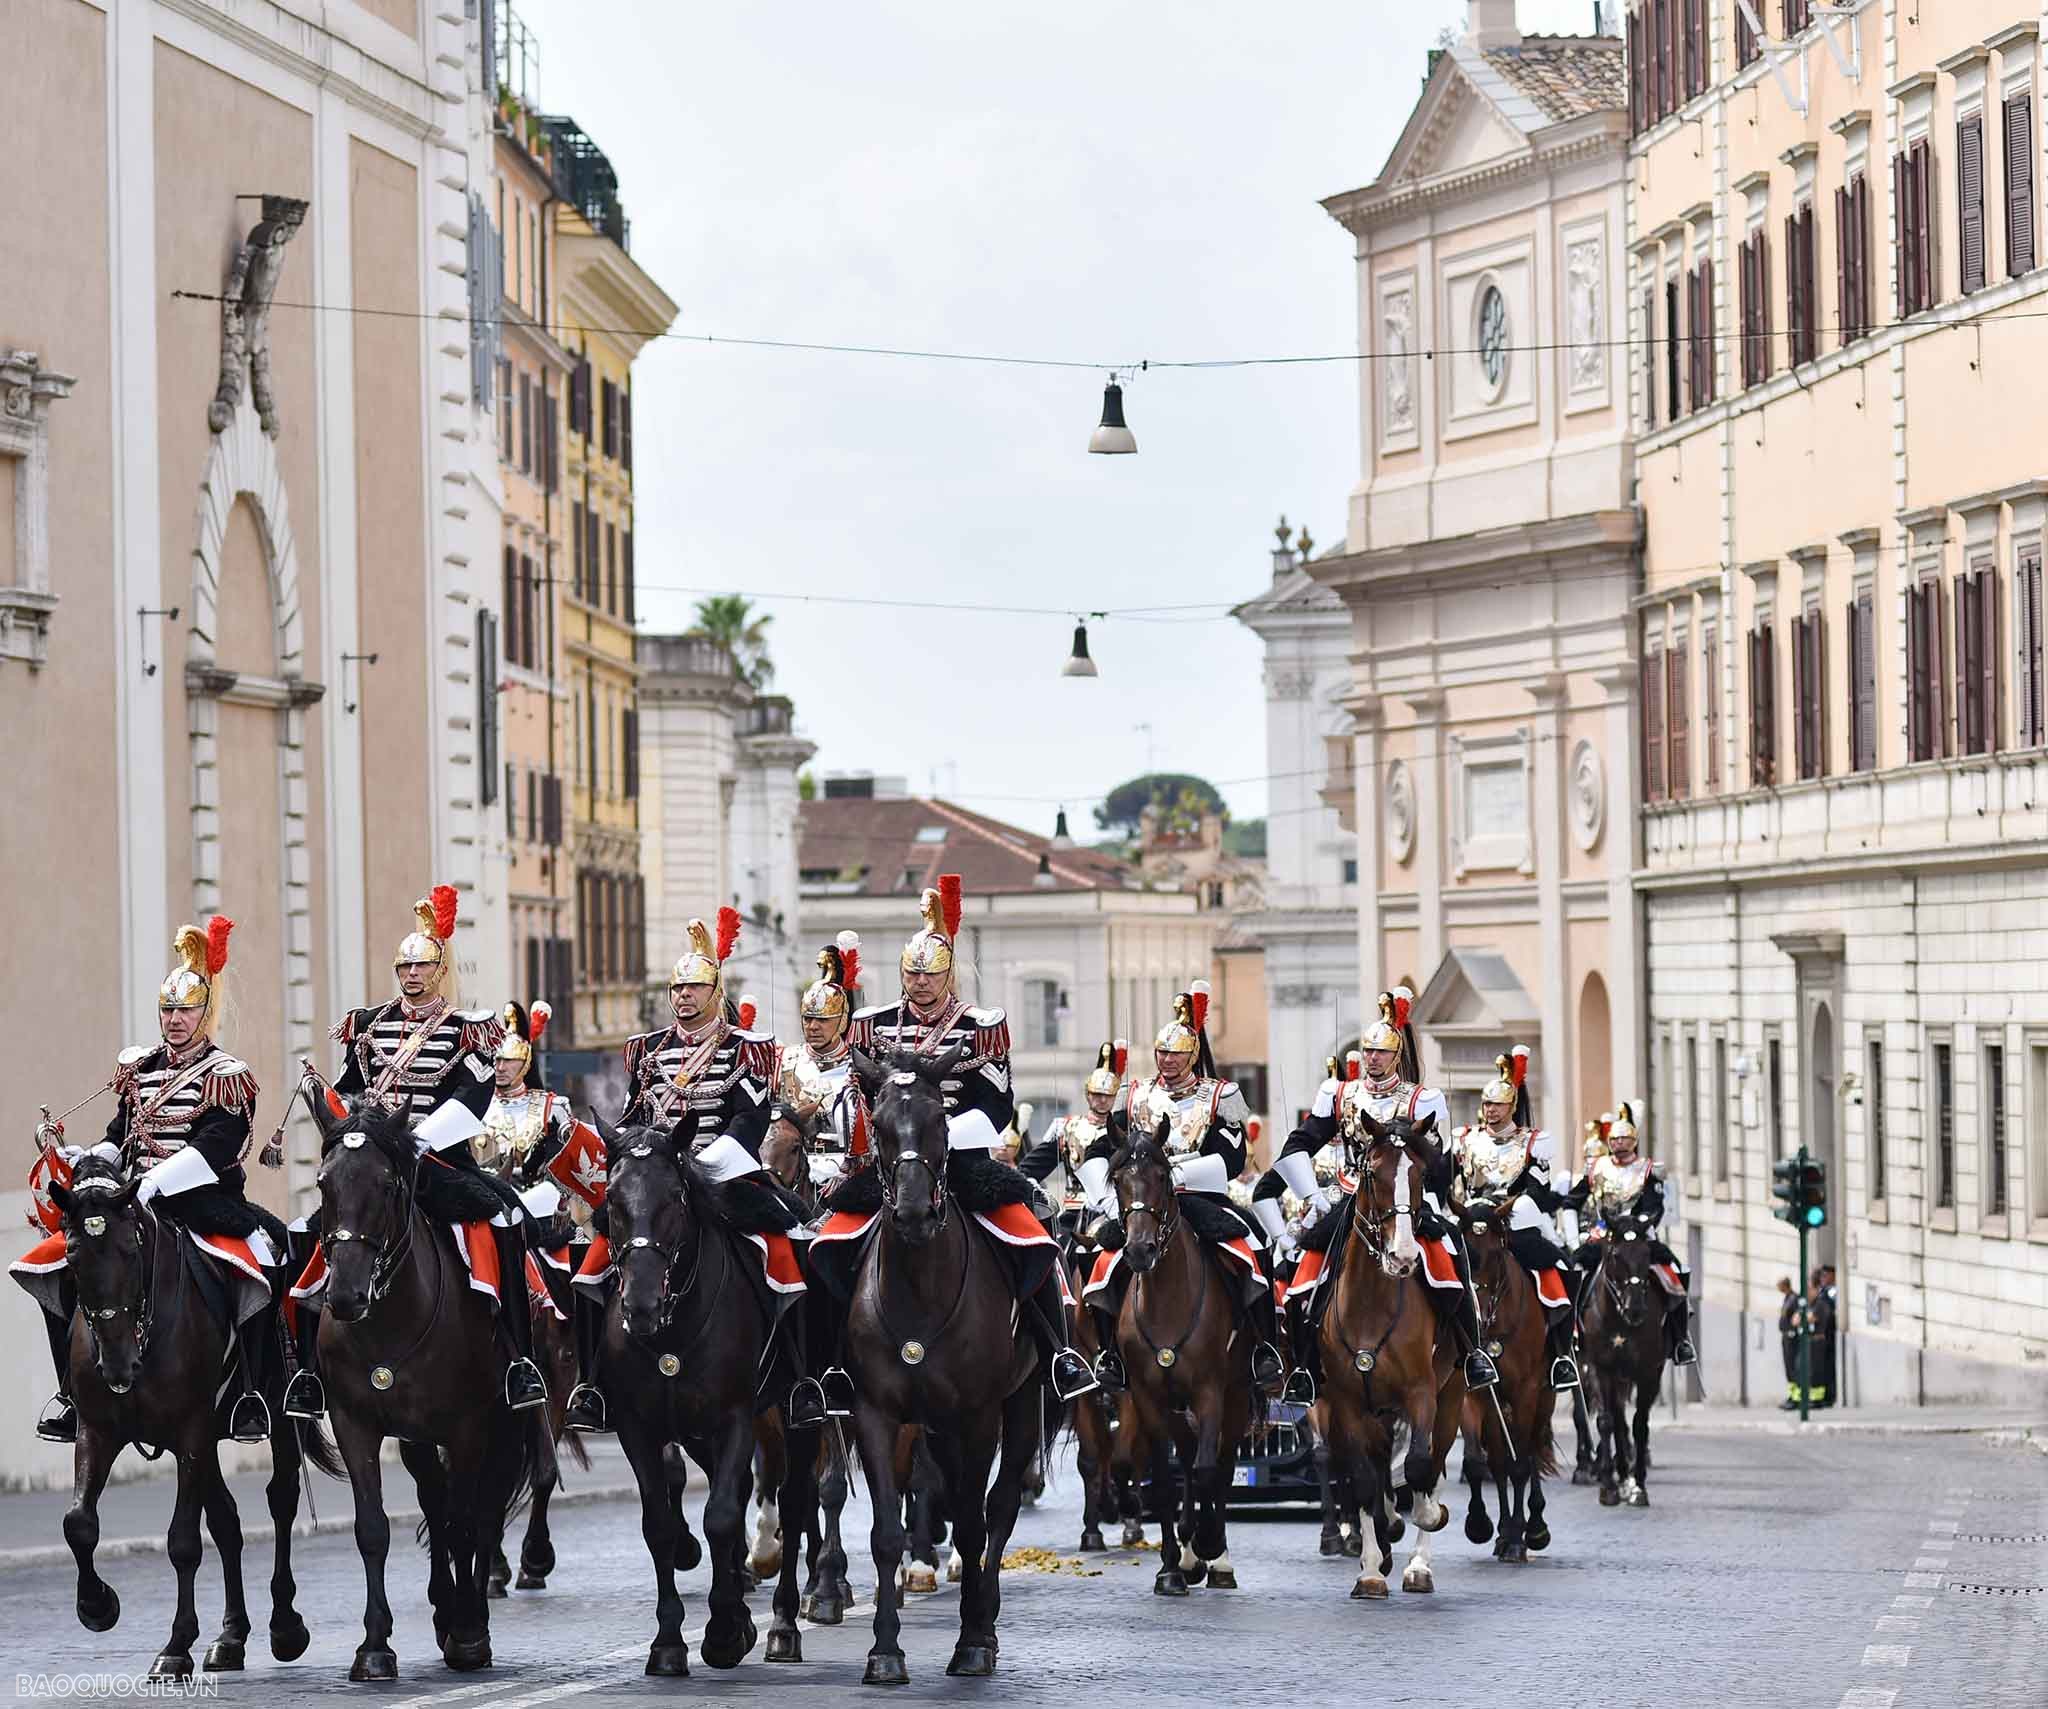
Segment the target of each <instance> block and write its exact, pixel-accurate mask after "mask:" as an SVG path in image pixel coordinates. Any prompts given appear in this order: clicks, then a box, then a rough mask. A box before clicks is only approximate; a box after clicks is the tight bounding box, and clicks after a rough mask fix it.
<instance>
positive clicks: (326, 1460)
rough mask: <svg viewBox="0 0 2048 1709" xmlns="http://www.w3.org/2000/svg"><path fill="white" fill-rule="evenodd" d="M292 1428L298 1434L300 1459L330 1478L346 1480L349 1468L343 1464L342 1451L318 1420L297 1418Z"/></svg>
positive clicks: (293, 1421)
mask: <svg viewBox="0 0 2048 1709" xmlns="http://www.w3.org/2000/svg"><path fill="white" fill-rule="evenodd" d="M291 1422H292V1428H293V1429H294V1430H295V1431H296V1432H297V1433H298V1438H299V1458H300V1459H301V1460H303V1461H305V1462H306V1464H308V1465H310V1466H317V1467H319V1469H320V1470H321V1471H323V1472H325V1473H326V1474H327V1475H328V1476H329V1477H330V1478H345V1477H347V1476H348V1468H347V1467H346V1466H344V1465H343V1464H342V1463H341V1451H340V1450H339V1449H337V1448H336V1447H335V1445H334V1438H333V1437H331V1436H329V1435H328V1434H327V1432H326V1430H325V1429H323V1428H322V1426H321V1424H320V1421H319V1420H318V1419H306V1418H295V1419H293V1420H292V1421H291Z"/></svg>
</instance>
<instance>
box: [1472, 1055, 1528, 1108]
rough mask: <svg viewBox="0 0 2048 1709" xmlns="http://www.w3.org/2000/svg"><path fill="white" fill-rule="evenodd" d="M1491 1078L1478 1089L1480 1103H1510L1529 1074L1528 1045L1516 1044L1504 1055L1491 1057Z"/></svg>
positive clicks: (1514, 1099) (1513, 1100) (1519, 1091)
mask: <svg viewBox="0 0 2048 1709" xmlns="http://www.w3.org/2000/svg"><path fill="white" fill-rule="evenodd" d="M1493 1071H1494V1072H1493V1078H1492V1079H1491V1080H1489V1081H1487V1083H1486V1084H1485V1086H1483V1087H1482V1088H1481V1089H1480V1093H1479V1101H1480V1102H1481V1103H1482V1104H1512V1103H1514V1102H1516V1100H1517V1098H1518V1096H1519V1095H1520V1093H1521V1090H1522V1082H1523V1081H1524V1080H1525V1079H1526V1078H1527V1077H1528V1074H1529V1047H1528V1046H1527V1045H1526V1044H1518V1045H1516V1046H1515V1048H1514V1049H1513V1050H1512V1051H1511V1052H1509V1053H1508V1054H1507V1055H1504V1056H1496V1057H1495V1058H1494V1059H1493Z"/></svg>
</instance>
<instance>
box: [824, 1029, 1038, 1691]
mask: <svg viewBox="0 0 2048 1709" xmlns="http://www.w3.org/2000/svg"><path fill="white" fill-rule="evenodd" d="M959 1058H960V1053H959V1052H958V1051H953V1052H949V1053H948V1054H947V1055H945V1056H942V1057H928V1056H921V1055H918V1054H916V1053H914V1052H898V1053H897V1054H896V1055H895V1056H894V1058H893V1059H892V1060H891V1061H890V1062H889V1063H888V1064H887V1066H886V1067H885V1066H884V1065H882V1064H880V1063H878V1062H876V1061H874V1060H873V1059H871V1058H869V1057H867V1056H866V1055H864V1054H863V1053H862V1052H860V1051H858V1050H856V1051H855V1052H854V1063H855V1073H856V1074H857V1075H858V1076H859V1079H860V1084H861V1090H862V1091H863V1092H864V1093H865V1094H866V1096H867V1099H868V1103H869V1106H870V1108H871V1109H872V1111H873V1116H872V1119H871V1121H870V1124H869V1126H870V1132H871V1133H872V1134H873V1136H874V1142H875V1167H876V1169H877V1171H878V1173H879V1179H880V1184H881V1193H882V1206H883V1208H882V1214H881V1215H880V1217H879V1218H878V1219H877V1222H876V1224H875V1226H874V1227H873V1229H872V1230H871V1232H870V1233H869V1235H868V1238H867V1246H866V1249H865V1251H863V1252H862V1254H861V1257H860V1264H859V1269H858V1272H857V1279H856V1281H855V1283H854V1287H853V1305H852V1311H851V1314H850V1317H849V1320H848V1326H847V1345H848V1355H849V1360H848V1363H849V1368H850V1370H851V1373H852V1376H853V1379H854V1388H855V1391H856V1393H857V1395H858V1403H857V1407H856V1410H855V1414H854V1423H855V1433H856V1436H857V1439H858V1442H859V1447H860V1457H861V1464H862V1467H863V1469H864V1470H865V1472H866V1474H867V1481H868V1494H869V1497H870V1499H871V1501H872V1504H873V1510H874V1528H873V1531H872V1533H871V1547H872V1549H873V1552H874V1561H875V1641H874V1646H873V1648H872V1649H870V1650H869V1652H868V1662H867V1669H866V1672H865V1674H864V1675H863V1679H864V1682H865V1683H866V1684H869V1685H903V1684H906V1683H908V1681H909V1678H910V1670H909V1668H908V1667H907V1666H906V1665H905V1663H904V1659H903V1650H902V1647H901V1645H900V1644H899V1643H898V1641H897V1640H898V1636H899V1633H900V1631H901V1626H902V1622H901V1618H900V1616H899V1614H898V1607H899V1603H900V1593H899V1592H898V1590H897V1585H896V1569H897V1566H898V1564H899V1563H900V1562H901V1560H902V1558H903V1546H904V1540H905V1539H904V1528H903V1519H902V1504H901V1493H902V1492H901V1479H902V1477H903V1476H904V1474H905V1473H906V1472H907V1467H906V1466H904V1465H902V1464H901V1463H900V1459H899V1453H898V1445H899V1443H900V1442H901V1441H902V1440H903V1433H904V1426H905V1425H919V1426H922V1427H923V1431H924V1440H925V1441H926V1442H927V1443H928V1444H929V1445H930V1448H931V1452H932V1455H933V1457H934V1458H935V1459H936V1460H937V1462H938V1465H939V1470H940V1472H941V1474H942V1475H943V1477H944V1480H945V1487H946V1490H947V1494H948V1497H949V1499H950V1501H951V1504H952V1516H951V1517H952V1531H953V1541H954V1546H955V1547H956V1548H957V1549H958V1550H959V1552H960V1557H961V1582H960V1637H959V1642H958V1643H957V1644H956V1646H955V1647H954V1650H953V1657H952V1660H951V1662H950V1663H949V1664H948V1666H947V1669H946V1671H947V1672H948V1673H950V1674H965V1675H977V1676H978V1675H986V1674H991V1673H993V1672H994V1671H995V1664H996V1617H997V1613H998V1611H999V1609H1000V1606H1001V1588H1000V1585H1001V1570H1002V1555H1003V1549H1004V1547H1005V1546H1006V1545H1007V1544H1008V1542H1009V1540H1010V1532H1011V1530H1012V1529H1013V1528H1014V1527H1015V1525H1016V1523H1017V1509H1018V1506H1019V1504H1020V1502H1021V1500H1022V1495H1023V1486H1024V1473H1025V1469H1026V1467H1027V1465H1028V1464H1029V1463H1030V1461H1031V1460H1032V1458H1033V1457H1034V1455H1036V1454H1037V1453H1038V1452H1039V1451H1040V1449H1039V1444H1040V1442H1041V1440H1042V1439H1044V1438H1043V1437H1042V1433H1041V1422H1040V1406H1041V1403H1040V1398H1039V1392H1038V1388H1039V1385H1038V1383H1037V1381H1036V1380H1035V1379H1036V1376H1037V1369H1038V1351H1037V1347H1036V1345H1035V1343H1034V1342H1033V1340H1032V1338H1031V1335H1030V1333H1029V1332H1028V1331H1025V1330H1023V1329H1020V1328H1019V1327H1018V1324H1017V1316H1018V1312H1017V1303H1016V1298H1017V1296H1016V1292H1015V1290H1014V1288H1013V1285H1012V1282H1011V1278H1010V1277H1009V1276H1008V1275H1007V1274H1006V1272H1005V1270H1004V1268H1003V1266H1002V1262H1001V1261H1000V1260H999V1259H998V1258H997V1256H996V1253H995V1251H994V1250H993V1246H994V1242H993V1241H992V1239H990V1238H987V1237H984V1236H983V1234H982V1233H981V1231H980V1230H979V1228H978V1227H977V1226H976V1224H975V1222H974V1220H973V1217H972V1215H971V1214H969V1213H966V1212H964V1211H959V1210H958V1207H957V1206H956V1203H955V1199H954V1195H953V1192H952V1190H951V1187H950V1186H949V1181H950V1180H951V1177H952V1168H953V1167H954V1166H955V1165H954V1164H953V1160H951V1159H949V1156H948V1152H947V1144H946V1106H945V1098H944V1095H943V1094H942V1092H941V1091H940V1085H941V1083H942V1082H943V1081H944V1080H945V1078H946V1077H947V1076H948V1075H949V1074H951V1073H952V1072H953V1070H954V1069H955V1068H956V1067H957V1066H958V1063H959ZM957 1167H960V1168H963V1169H971V1168H972V1167H973V1165H972V1164H966V1163H962V1164H959V1165H957ZM999 1450H1000V1460H999V1459H998V1451H999ZM991 1467H994V1469H995V1482H994V1485H993V1487H991V1485H990V1482H989V1472H990V1468H991Z"/></svg>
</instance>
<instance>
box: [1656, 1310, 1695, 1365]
mask: <svg viewBox="0 0 2048 1709" xmlns="http://www.w3.org/2000/svg"><path fill="white" fill-rule="evenodd" d="M1691 1328H1692V1302H1691V1301H1690V1300H1673V1301H1672V1302H1671V1303H1670V1305H1668V1306H1667V1307H1665V1310H1664V1356H1665V1357H1666V1358H1667V1359H1669V1360H1670V1361H1671V1362H1672V1364H1674V1365H1696V1364H1698V1363H1699V1358H1700V1356H1699V1350H1698V1349H1697V1348H1695V1347H1694V1346H1693V1344H1692V1336H1691V1335H1690V1333H1688V1332H1689V1331H1690V1330H1691Z"/></svg>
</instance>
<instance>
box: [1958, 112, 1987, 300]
mask: <svg viewBox="0 0 2048 1709" xmlns="http://www.w3.org/2000/svg"><path fill="white" fill-rule="evenodd" d="M1956 239H1957V241H1956V251H1957V255H1958V259H1959V261H1960V263H1961V270H1962V271H1961V279H1960V284H1961V288H1962V293H1963V295H1965V296H1968V295H1969V294H1970V293H1971V292H1972V291H1981V290H1983V289H1984V278H1985V271H1984V115H1983V114H1982V113H1972V114H1971V115H1970V116H1969V117H1968V118H1967V119H1964V120H1963V121H1962V122H1961V123H1960V124H1958V125H1957V126H1956Z"/></svg>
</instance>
